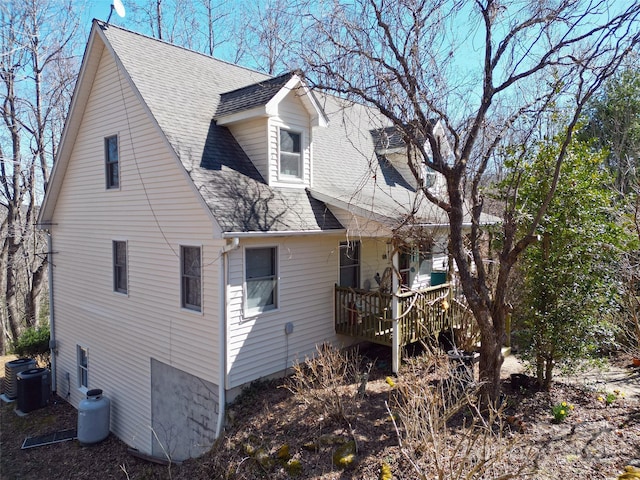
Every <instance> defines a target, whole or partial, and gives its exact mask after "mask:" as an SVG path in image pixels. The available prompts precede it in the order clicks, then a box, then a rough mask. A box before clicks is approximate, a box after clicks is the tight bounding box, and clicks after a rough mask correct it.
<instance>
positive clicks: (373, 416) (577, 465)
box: [0, 349, 640, 480]
mask: <svg viewBox="0 0 640 480" xmlns="http://www.w3.org/2000/svg"><path fill="white" fill-rule="evenodd" d="M365 355H369V358H370V360H371V365H372V369H371V371H370V377H369V382H368V383H367V387H366V394H365V395H364V397H363V398H361V399H360V400H357V402H358V404H357V409H356V410H355V411H356V414H355V415H354V416H353V417H352V418H350V420H351V426H352V429H353V432H354V434H353V435H354V438H356V437H357V439H358V442H357V446H358V449H357V453H356V457H355V458H356V461H355V462H354V463H353V464H352V465H351V466H349V467H347V468H346V469H341V468H338V467H336V466H335V465H334V464H333V463H332V454H333V453H335V451H336V450H337V449H338V448H339V443H340V442H337V441H333V440H331V439H335V438H336V437H345V436H348V435H347V434H346V433H345V431H344V428H342V427H340V426H339V425H338V423H336V422H335V421H332V420H331V419H327V418H322V417H319V416H318V415H317V414H316V413H315V412H313V411H311V410H310V409H309V406H308V405H306V404H305V402H301V401H300V398H298V397H296V396H295V395H293V394H292V393H291V392H290V391H289V390H287V389H285V388H281V387H282V385H283V380H279V381H272V382H268V383H261V384H257V385H255V386H253V387H252V388H250V389H249V390H248V391H247V392H246V393H245V394H244V395H242V396H241V397H240V399H239V400H238V402H237V403H236V404H234V405H232V406H231V407H230V411H231V416H232V421H231V422H230V425H229V427H228V428H227V431H226V434H225V437H224V438H223V439H222V440H221V441H220V442H219V443H218V444H217V445H216V446H215V447H214V448H213V449H212V451H211V452H210V453H208V454H205V455H204V456H203V457H201V458H199V459H195V460H189V461H186V462H183V463H182V464H173V465H169V466H167V465H159V464H155V463H151V462H149V461H146V460H142V459H139V458H136V457H135V456H133V455H131V453H130V452H129V451H128V448H127V446H126V445H125V444H123V443H122V442H120V441H119V440H118V439H117V438H116V437H115V436H114V435H113V434H111V435H109V437H108V438H107V439H106V440H105V441H103V442H101V443H99V444H97V445H93V446H81V445H80V444H79V443H78V442H77V441H68V442H64V443H58V444H54V445H49V446H43V447H37V448H31V449H26V450H22V449H21V445H22V442H23V441H24V439H25V438H27V437H30V436H34V435H40V434H46V433H51V432H54V431H59V430H64V429H68V428H74V427H75V425H76V422H77V412H76V410H75V409H74V408H72V407H71V406H70V405H69V404H67V403H66V402H64V401H62V400H60V399H57V398H56V399H54V401H53V402H52V403H51V404H50V405H49V406H47V407H45V408H43V409H39V410H36V411H33V412H31V413H29V414H28V415H27V416H25V417H19V416H17V415H16V414H15V413H14V408H15V404H7V403H4V402H0V403H1V404H0V478H2V479H3V480H13V479H20V480H31V479H34V480H35V479H38V480H39V479H44V478H64V479H85V478H86V479H88V478H100V479H131V480H134V479H177V480H179V479H190V480H193V479H195V480H197V479H258V478H265V479H266V478H268V479H287V478H304V479H329V480H343V479H377V478H380V470H381V467H382V464H383V463H385V464H386V465H388V466H389V467H390V469H391V472H392V474H393V478H394V479H407V480H409V479H414V478H417V476H416V473H415V469H414V467H413V466H412V464H411V462H410V461H408V459H407V458H406V456H404V455H403V454H402V453H401V449H400V447H399V445H398V435H397V432H396V430H395V428H394V426H393V422H391V421H390V420H389V415H388V412H387V410H386V407H385V401H386V400H388V399H389V391H390V388H391V387H390V386H389V384H388V383H387V382H386V381H385V379H386V378H387V376H389V373H390V372H389V368H390V362H389V360H390V359H388V358H385V353H384V350H380V349H373V351H371V352H365ZM0 361H1V362H2V365H4V362H5V361H7V360H6V359H4V358H0ZM522 368H523V367H522V365H521V364H520V362H518V361H517V359H516V358H515V357H508V358H507V360H506V361H505V365H504V368H503V377H504V382H503V392H504V401H505V405H506V409H505V418H508V419H509V422H510V428H508V431H507V432H506V434H505V435H503V436H502V437H501V441H504V442H506V443H505V445H507V446H508V447H509V448H508V451H506V452H505V455H504V457H503V458H502V459H501V463H500V464H499V465H496V467H495V468H496V470H494V471H503V472H507V471H512V470H513V469H514V468H515V467H517V466H522V465H524V466H526V468H527V470H528V471H529V472H531V475H529V476H527V477H526V478H535V479H569V478H570V479H585V480H587V479H588V480H597V479H616V478H617V476H618V475H619V474H620V473H621V472H622V471H623V469H624V467H625V465H630V464H635V465H637V466H638V467H640V395H639V391H638V389H639V388H640V379H639V374H640V370H639V369H638V368H637V367H633V366H632V365H631V364H630V361H629V359H628V358H618V359H616V360H615V361H614V362H612V363H611V365H610V366H609V367H608V368H607V369H606V370H603V371H594V370H591V371H589V372H584V373H581V374H580V375H576V376H575V377H574V378H562V379H559V381H557V382H556V383H554V385H553V387H552V389H551V391H549V392H542V391H537V390H535V389H531V388H523V387H514V386H513V385H512V384H511V380H510V374H511V373H520V372H521V371H522ZM0 375H4V368H2V372H1V373H0ZM402 379H403V376H402V372H401V374H400V375H399V376H398V378H397V379H396V381H398V382H401V381H402ZM0 385H1V382H0ZM614 391H617V392H618V393H614ZM608 394H610V395H614V397H612V401H611V403H610V404H609V405H607V402H606V396H607V395H608ZM560 402H567V404H568V405H573V406H574V409H573V410H571V414H570V416H568V417H567V418H566V420H565V421H564V422H561V423H554V422H553V421H552V420H553V418H552V415H551V407H552V406H553V405H555V404H558V403H560ZM451 430H452V435H451V437H450V439H449V441H450V446H451V447H450V448H455V446H456V445H459V443H456V442H458V440H459V439H460V437H459V436H456V435H458V433H457V427H456V426H452V427H451ZM323 438H324V439H326V438H328V439H329V440H328V441H327V442H316V443H315V445H316V446H315V448H309V444H310V443H312V444H313V442H312V440H314V439H323ZM285 445H286V447H287V448H286V450H288V452H287V455H286V456H284V454H283V451H284V446H285ZM260 454H262V455H263V458H264V459H265V461H264V462H262V461H261V460H260V458H261V457H260ZM440 454H441V455H443V456H446V454H447V452H440ZM279 456H280V457H281V458H279ZM289 458H290V459H289ZM287 460H288V461H287ZM294 461H299V462H300V466H299V468H300V470H298V469H297V467H296V468H292V467H291V468H290V465H292V464H294V463H295V462H294ZM500 469H502V470H500ZM428 478H433V477H431V476H429V477H428ZM473 478H479V477H473ZM484 478H495V477H484ZM516 478H524V477H523V476H520V477H516Z"/></svg>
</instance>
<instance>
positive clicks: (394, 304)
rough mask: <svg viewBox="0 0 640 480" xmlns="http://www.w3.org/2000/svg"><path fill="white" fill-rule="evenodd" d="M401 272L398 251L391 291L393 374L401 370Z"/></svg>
mask: <svg viewBox="0 0 640 480" xmlns="http://www.w3.org/2000/svg"><path fill="white" fill-rule="evenodd" d="M399 271H400V256H399V254H398V251H397V250H396V251H395V252H394V254H393V275H392V276H391V291H392V292H393V296H392V297H391V318H392V319H393V332H392V334H391V370H392V371H393V373H398V370H400V355H401V353H402V352H401V345H400V336H401V335H400V334H401V332H400V315H401V312H400V300H399V298H398V290H399V289H400V282H399V280H398V275H397V272H399Z"/></svg>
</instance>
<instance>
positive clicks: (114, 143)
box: [104, 135, 120, 189]
mask: <svg viewBox="0 0 640 480" xmlns="http://www.w3.org/2000/svg"><path fill="white" fill-rule="evenodd" d="M104 158H105V176H106V186H107V188H108V189H110V188H118V187H119V186H120V168H119V161H118V136H117V135H114V136H112V137H107V138H105V139H104Z"/></svg>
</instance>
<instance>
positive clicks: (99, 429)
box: [78, 388, 111, 445]
mask: <svg viewBox="0 0 640 480" xmlns="http://www.w3.org/2000/svg"><path fill="white" fill-rule="evenodd" d="M110 410H111V402H110V401H109V399H108V398H107V397H105V396H103V395H102V390H100V389H99V388H96V389H93V390H89V391H88V392H87V398H85V399H84V400H82V401H80V405H78V441H79V442H80V443H82V444H85V445H87V444H92V443H98V442H100V441H102V440H104V439H105V438H107V437H108V436H109V422H110Z"/></svg>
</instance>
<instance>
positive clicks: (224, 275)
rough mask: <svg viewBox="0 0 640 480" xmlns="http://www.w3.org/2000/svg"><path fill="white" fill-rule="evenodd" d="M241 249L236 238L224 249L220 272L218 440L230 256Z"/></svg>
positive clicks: (223, 392) (223, 389) (222, 414)
mask: <svg viewBox="0 0 640 480" xmlns="http://www.w3.org/2000/svg"><path fill="white" fill-rule="evenodd" d="M239 247H240V239H239V238H238V237H234V238H233V239H232V240H231V243H228V244H227V245H225V246H224V247H222V269H221V272H220V298H221V299H222V302H220V303H221V310H222V312H220V322H219V329H218V338H219V339H220V349H219V350H220V352H219V355H220V356H219V363H220V378H219V379H218V404H219V405H220V408H219V409H218V425H217V427H216V438H220V435H222V429H223V428H224V417H225V409H226V403H227V400H226V393H227V390H226V384H227V312H228V311H229V305H228V303H229V295H228V292H227V288H228V284H229V256H228V255H227V254H228V253H229V252H230V251H232V250H236V249H237V248H239Z"/></svg>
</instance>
